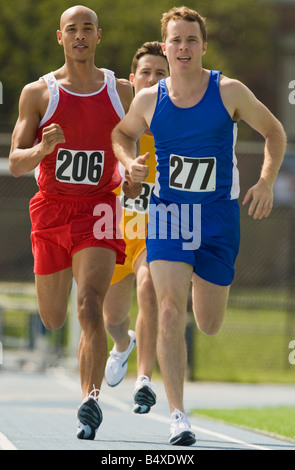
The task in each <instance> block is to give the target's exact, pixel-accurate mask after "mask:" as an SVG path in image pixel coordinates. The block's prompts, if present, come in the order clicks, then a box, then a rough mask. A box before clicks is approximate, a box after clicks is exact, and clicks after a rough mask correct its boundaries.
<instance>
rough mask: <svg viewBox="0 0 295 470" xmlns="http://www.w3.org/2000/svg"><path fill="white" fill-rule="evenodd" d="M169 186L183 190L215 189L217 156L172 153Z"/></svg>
mask: <svg viewBox="0 0 295 470" xmlns="http://www.w3.org/2000/svg"><path fill="white" fill-rule="evenodd" d="M169 171H170V174H169V186H170V188H173V189H179V190H182V191H192V192H201V191H215V188H216V158H215V157H208V158H191V157H182V156H180V155H170V170H169Z"/></svg>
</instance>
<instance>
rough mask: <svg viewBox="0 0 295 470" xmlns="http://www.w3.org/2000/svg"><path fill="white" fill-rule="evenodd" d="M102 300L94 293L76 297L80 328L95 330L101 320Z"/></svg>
mask: <svg viewBox="0 0 295 470" xmlns="http://www.w3.org/2000/svg"><path fill="white" fill-rule="evenodd" d="M102 305H103V299H102V298H101V297H100V296H99V295H97V294H96V293H94V292H87V293H85V294H83V295H80V296H79V297H78V318H79V322H80V325H81V327H82V328H85V327H88V328H89V327H90V328H96V327H97V326H98V324H99V321H100V319H101V318H102Z"/></svg>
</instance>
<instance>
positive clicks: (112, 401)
mask: <svg viewBox="0 0 295 470" xmlns="http://www.w3.org/2000/svg"><path fill="white" fill-rule="evenodd" d="M56 377H57V379H58V380H59V381H60V382H61V383H62V384H63V385H64V386H66V387H67V388H68V389H71V390H77V389H78V388H79V385H78V384H77V382H75V381H74V380H73V379H71V378H70V377H68V376H66V375H64V374H56ZM100 401H101V402H102V403H106V404H107V405H110V406H113V407H115V408H118V409H119V410H121V411H131V406H129V405H127V404H126V403H124V402H123V401H121V400H118V399H117V398H115V397H111V396H108V395H103V396H102V397H101V399H100ZM145 416H146V418H149V419H153V420H155V421H159V422H161V423H166V424H168V425H170V418H169V417H166V416H161V415H158V414H156V413H153V412H151V413H148V414H146V415H145ZM192 429H193V431H195V432H196V433H199V434H206V435H209V436H211V437H215V438H217V439H221V440H222V441H228V442H232V443H233V444H239V445H241V446H244V447H249V448H252V449H257V450H269V448H268V447H264V446H260V445H257V444H250V443H248V442H245V441H242V440H240V439H236V438H234V437H231V436H228V435H227V434H222V433H219V432H215V431H210V430H209V429H206V428H202V427H199V426H195V425H192Z"/></svg>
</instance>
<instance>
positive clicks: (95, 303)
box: [9, 6, 132, 439]
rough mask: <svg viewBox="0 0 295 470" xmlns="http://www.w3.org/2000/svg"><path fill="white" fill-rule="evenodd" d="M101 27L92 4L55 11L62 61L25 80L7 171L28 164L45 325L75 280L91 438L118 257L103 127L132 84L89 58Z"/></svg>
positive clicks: (61, 311) (118, 114) (54, 319)
mask: <svg viewBox="0 0 295 470" xmlns="http://www.w3.org/2000/svg"><path fill="white" fill-rule="evenodd" d="M101 34H102V31H101V29H100V28H99V27H98V20H97V16H96V14H95V13H94V12H93V11H92V10H90V9H88V8H86V7H82V6H76V7H72V8H70V9H68V10H66V11H65V12H64V13H63V14H62V16H61V21H60V30H59V31H57V39H58V42H59V44H60V45H61V46H63V48H64V54H65V63H64V65H63V66H62V67H61V68H60V69H59V70H56V71H55V72H51V73H49V74H47V75H45V76H44V77H42V78H41V79H40V80H38V81H37V82H34V83H31V84H29V85H27V86H26V87H25V88H24V90H23V92H22V94H21V97H20V105H19V118H18V120H17V123H16V126H15V129H14V132H13V136H12V146H11V152H10V156H9V163H10V170H11V172H12V174H13V175H14V176H21V175H23V174H25V173H27V172H29V171H31V170H33V169H35V171H36V179H37V183H38V185H39V192H38V193H37V194H36V195H35V196H34V197H33V199H32V200H31V202H30V215H31V221H32V233H31V239H32V248H33V255H34V272H35V279H36V289H37V297H38V303H39V311H40V316H41V318H42V321H43V323H44V325H45V326H46V328H48V329H51V330H55V329H57V328H60V327H61V326H62V325H63V324H64V322H65V319H66V313H67V306H68V297H69V294H70V291H71V285H72V279H73V277H74V278H75V280H76V283H77V289H78V317H79V321H80V324H81V339H80V344H79V364H80V376H81V387H82V396H83V401H82V404H81V406H80V407H79V409H78V415H77V418H78V432H77V437H78V438H80V439H94V437H95V434H96V430H97V428H98V427H99V425H100V423H101V421H102V412H101V410H100V407H99V405H98V402H97V398H98V394H99V392H98V391H99V389H100V386H101V382H102V379H103V374H104V368H105V363H106V358H107V340H106V332H105V329H104V324H103V314H102V305H103V300H104V297H105V294H106V292H107V289H108V287H109V284H110V281H111V278H112V274H113V271H114V267H115V264H116V263H119V264H120V263H124V259H125V253H124V250H125V243H124V240H123V239H122V238H120V237H118V235H117V233H118V232H116V225H117V224H118V222H119V220H117V217H116V206H118V205H117V204H116V200H117V199H116V198H117V197H116V195H115V194H114V192H113V189H115V188H116V187H117V186H118V185H119V184H120V182H121V177H120V175H119V172H118V163H117V160H116V158H115V157H114V154H113V151H112V147H111V139H110V134H111V131H112V129H113V128H114V126H115V125H116V124H117V123H118V122H119V120H120V119H121V118H122V117H123V116H124V114H125V112H126V111H127V110H128V108H129V105H130V102H131V100H132V87H131V85H130V83H129V81H127V80H118V79H116V78H115V77H114V74H113V72H111V71H108V70H104V69H99V68H97V67H96V66H95V65H94V54H95V50H96V46H97V44H99V43H100V39H101ZM101 208H108V209H110V210H109V211H108V213H109V214H113V217H112V220H111V221H110V222H111V225H110V226H111V232H110V231H107V230H106V231H105V233H102V232H103V230H99V228H100V227H103V224H102V222H101V218H102V217H105V213H104V212H103V210H101ZM116 237H117V238H116Z"/></svg>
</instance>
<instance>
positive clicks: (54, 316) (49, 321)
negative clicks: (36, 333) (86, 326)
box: [39, 311, 66, 331]
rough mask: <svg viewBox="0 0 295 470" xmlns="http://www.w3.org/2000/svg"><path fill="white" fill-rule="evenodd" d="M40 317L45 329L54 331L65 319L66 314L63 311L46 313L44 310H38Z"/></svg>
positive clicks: (62, 324) (61, 325)
mask: <svg viewBox="0 0 295 470" xmlns="http://www.w3.org/2000/svg"><path fill="white" fill-rule="evenodd" d="M39 313H40V318H41V321H42V323H43V325H44V327H45V328H46V330H50V331H55V330H59V329H60V328H62V327H63V326H64V324H65V321H66V314H65V313H64V312H61V313H52V312H51V315H47V314H46V313H45V312H42V311H40V312H39Z"/></svg>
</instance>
